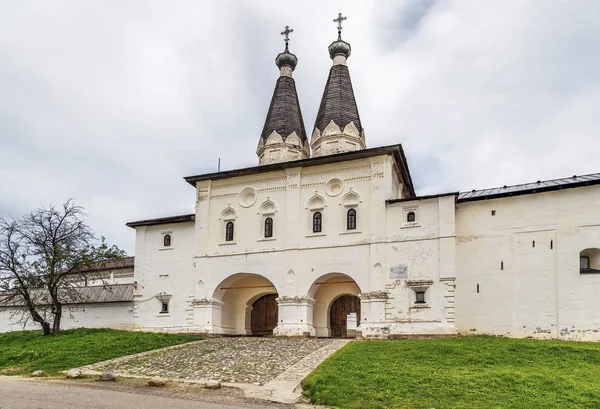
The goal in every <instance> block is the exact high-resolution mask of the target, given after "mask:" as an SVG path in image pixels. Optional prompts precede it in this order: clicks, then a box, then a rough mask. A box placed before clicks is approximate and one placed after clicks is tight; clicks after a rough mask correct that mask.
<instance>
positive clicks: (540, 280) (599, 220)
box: [134, 153, 600, 340]
mask: <svg viewBox="0 0 600 409" xmlns="http://www.w3.org/2000/svg"><path fill="white" fill-rule="evenodd" d="M209 176H210V175H209ZM407 183H409V182H408V181H405V180H403V176H402V174H401V173H400V172H398V167H397V163H396V159H395V157H394V155H392V154H389V153H386V154H373V155H366V156H363V157H361V158H359V159H352V160H343V159H340V160H336V161H333V162H327V163H324V164H322V165H310V166H297V167H295V166H294V167H291V165H290V167H287V168H285V169H281V168H276V169H274V170H272V171H262V172H260V173H254V174H240V175H239V176H231V177H226V178H221V177H219V179H215V180H212V179H211V178H210V177H208V178H206V179H205V180H202V181H198V182H197V183H196V212H195V214H194V216H191V217H190V220H189V221H187V222H181V223H176V224H171V225H169V224H161V225H154V226H141V227H137V228H136V229H137V236H136V237H137V245H136V266H135V271H136V280H137V281H138V283H140V284H141V285H140V286H139V289H140V291H139V294H138V295H137V297H136V300H138V301H136V306H135V316H134V323H135V326H136V327H137V328H143V329H147V330H169V331H178V332H194V333H206V334H224V335H250V334H252V330H251V323H250V321H251V319H252V318H251V311H252V305H253V303H254V302H255V301H256V300H257V299H258V298H260V297H261V296H263V295H265V294H277V302H278V322H277V327H276V328H275V329H274V334H275V335H282V336H319V337H327V336H330V335H331V323H330V314H329V311H330V309H331V306H332V302H333V301H334V300H335V299H337V298H338V297H340V296H342V295H347V294H350V295H354V296H358V297H359V298H360V311H361V312H360V314H361V320H360V323H359V327H358V331H359V334H360V335H362V336H363V337H375V338H389V337H396V336H409V335H449V334H456V333H465V334H473V333H476V334H480V333H487V334H496V335H505V336H515V337H529V336H531V337H543V338H562V339H582V340H600V313H599V312H598V309H597V308H594V302H595V300H596V298H597V295H598V294H600V274H581V273H580V269H579V255H580V252H581V251H583V250H586V249H595V248H599V247H600V211H599V210H600V185H592V186H586V187H578V188H573V189H566V190H559V191H552V192H546V193H536V194H526V195H521V196H515V197H508V198H498V199H489V200H481V201H473V202H470V201H460V200H459V201H457V195H456V194H447V195H439V196H431V197H420V198H419V197H416V198H411V197H410V195H409V194H408V190H407V187H406V184H407ZM398 199H400V200H398ZM349 209H355V211H356V215H357V218H356V229H353V230H348V229H347V228H346V227H347V226H346V222H347V220H346V216H347V212H348V210H349ZM492 210H495V212H494V216H492V215H491V211H492ZM317 211H318V212H321V214H322V231H321V232H319V233H313V231H312V215H313V214H314V213H315V212H317ZM409 213H413V214H414V221H407V220H409V218H408V214H409ZM267 217H270V218H272V219H273V221H274V223H273V237H269V238H265V237H264V222H265V219H266V218H267ZM410 220H412V219H410ZM229 222H233V223H234V226H235V227H234V237H233V240H231V241H226V224H227V223H229ZM165 232H169V233H170V234H172V237H173V247H172V250H165V249H164V248H162V247H161V237H162V236H161V235H162V234H164V233H165ZM533 240H535V241H536V247H535V248H530V247H531V245H532V242H533ZM550 246H552V248H550ZM501 263H502V269H501ZM165 274H167V275H168V276H167V277H165ZM421 291H423V292H424V296H425V302H424V303H417V302H416V292H421ZM477 291H479V292H477ZM161 293H166V294H167V295H169V296H171V297H172V298H171V299H172V305H171V306H170V312H169V314H168V315H166V316H163V315H161V314H160V312H159V308H160V302H159V299H158V298H156V297H157V295H158V294H161Z"/></svg>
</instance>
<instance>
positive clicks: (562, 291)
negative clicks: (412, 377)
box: [456, 186, 600, 340]
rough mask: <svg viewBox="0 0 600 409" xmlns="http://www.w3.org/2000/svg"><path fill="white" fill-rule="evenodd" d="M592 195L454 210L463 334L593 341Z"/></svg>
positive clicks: (595, 217) (596, 279)
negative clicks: (586, 263) (587, 265)
mask: <svg viewBox="0 0 600 409" xmlns="http://www.w3.org/2000/svg"><path fill="white" fill-rule="evenodd" d="M599 192H600V189H599V188H598V186H590V187H579V188H575V189H565V190H559V191H553V192H547V193H538V194H533V195H523V196H515V197H509V198H501V199H494V200H483V201H475V202H467V203H459V204H458V206H457V213H456V214H457V216H456V219H457V224H456V226H457V289H456V316H457V321H456V323H457V327H458V329H459V330H460V331H461V332H464V333H469V334H479V333H486V334H496V335H506V336H517V337H535V338H561V339H577V340H600V310H599V309H598V308H597V300H598V294H600V271H595V270H593V269H589V268H582V267H583V266H582V260H581V257H586V256H587V257H589V261H590V263H591V262H592V260H595V258H594V257H595V255H596V254H598V253H597V252H596V250H597V249H598V248H599V247H600V212H599V206H600V197H599Z"/></svg>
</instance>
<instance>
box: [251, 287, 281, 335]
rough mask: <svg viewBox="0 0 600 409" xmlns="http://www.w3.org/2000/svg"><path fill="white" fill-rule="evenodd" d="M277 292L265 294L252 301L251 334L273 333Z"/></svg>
mask: <svg viewBox="0 0 600 409" xmlns="http://www.w3.org/2000/svg"><path fill="white" fill-rule="evenodd" d="M278 310H279V308H278V306H277V294H267V295H263V296H262V297H260V298H259V299H258V300H256V301H254V303H253V304H252V313H251V317H250V328H251V331H252V335H254V336H264V335H273V330H274V329H275V327H276V326H277V317H278V315H279V311H278Z"/></svg>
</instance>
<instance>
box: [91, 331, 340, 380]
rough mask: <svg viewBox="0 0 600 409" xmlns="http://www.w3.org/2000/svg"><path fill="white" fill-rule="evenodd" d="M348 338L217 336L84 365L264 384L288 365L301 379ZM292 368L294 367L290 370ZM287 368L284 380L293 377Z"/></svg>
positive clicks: (132, 373) (140, 373)
mask: <svg viewBox="0 0 600 409" xmlns="http://www.w3.org/2000/svg"><path fill="white" fill-rule="evenodd" d="M345 342H347V341H346V340H332V339H315V338H298V339H295V338H291V339H290V338H245V337H243V338H212V339H206V340H203V341H197V342H192V343H189V344H185V345H181V346H176V347H169V348H165V349H162V350H159V351H152V352H147V353H143V354H138V355H134V356H131V357H124V358H118V359H115V360H112V361H106V362H100V363H98V364H94V365H90V366H87V367H86V368H85V369H86V370H92V371H114V372H116V373H118V374H121V375H128V376H149V377H151V376H161V377H166V378H181V379H189V380H208V379H210V380H217V381H221V382H227V383H244V384H255V385H264V384H265V383H267V382H269V381H271V380H273V379H275V378H276V377H277V376H278V375H280V374H283V373H284V371H285V372H286V374H287V373H288V372H289V373H290V374H291V375H289V376H290V377H291V378H290V379H289V380H292V379H293V382H297V383H299V381H300V380H302V378H303V377H304V376H306V375H307V374H308V373H310V371H312V370H313V369H314V368H315V367H316V366H317V365H318V364H319V363H320V362H321V361H322V360H323V359H325V358H326V357H327V356H329V355H330V354H331V353H333V352H334V351H335V350H336V349H338V348H340V347H341V346H343V345H344V344H345ZM326 347H327V348H326ZM319 350H321V352H318V353H317V351H319ZM303 358H306V359H304V360H303ZM294 364H296V365H295V366H294ZM288 368H290V371H286V369H288ZM286 374H283V375H282V376H283V378H282V380H283V379H286V380H287V379H288V378H287V377H288V375H286ZM299 376H302V377H301V378H299ZM297 379H299V380H297Z"/></svg>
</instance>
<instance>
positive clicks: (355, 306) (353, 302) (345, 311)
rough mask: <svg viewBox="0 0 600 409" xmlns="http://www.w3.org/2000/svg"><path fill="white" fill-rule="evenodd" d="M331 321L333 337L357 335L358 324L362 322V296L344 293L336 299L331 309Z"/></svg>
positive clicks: (352, 336)
mask: <svg viewBox="0 0 600 409" xmlns="http://www.w3.org/2000/svg"><path fill="white" fill-rule="evenodd" d="M329 322H330V325H331V336H332V337H333V338H354V337H356V326H357V325H358V323H360V298H358V297H357V296H355V295H343V296H341V297H339V298H338V299H337V300H335V301H334V302H333V303H332V304H331V309H330V310H329ZM349 323H350V325H348V324H349Z"/></svg>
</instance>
